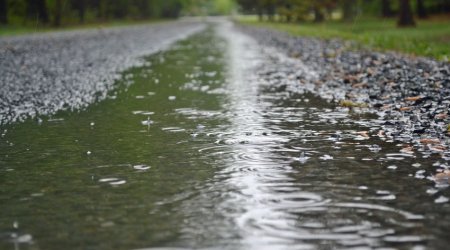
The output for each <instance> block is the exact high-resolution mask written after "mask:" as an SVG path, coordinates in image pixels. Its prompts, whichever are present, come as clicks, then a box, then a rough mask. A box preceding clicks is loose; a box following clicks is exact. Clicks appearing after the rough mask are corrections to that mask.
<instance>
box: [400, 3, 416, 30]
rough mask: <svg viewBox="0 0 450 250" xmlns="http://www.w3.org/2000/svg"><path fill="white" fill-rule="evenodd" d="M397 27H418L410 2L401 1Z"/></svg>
mask: <svg viewBox="0 0 450 250" xmlns="http://www.w3.org/2000/svg"><path fill="white" fill-rule="evenodd" d="M397 25H398V26H399V27H413V26H416V22H415V21H414V17H413V12H412V10H411V5H410V3H409V0H400V9H399V16H398V22H397Z"/></svg>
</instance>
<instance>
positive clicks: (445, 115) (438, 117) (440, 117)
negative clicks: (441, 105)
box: [435, 113, 447, 119]
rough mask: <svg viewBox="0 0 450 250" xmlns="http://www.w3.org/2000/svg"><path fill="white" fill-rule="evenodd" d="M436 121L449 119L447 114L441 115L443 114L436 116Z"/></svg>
mask: <svg viewBox="0 0 450 250" xmlns="http://www.w3.org/2000/svg"><path fill="white" fill-rule="evenodd" d="M435 118H436V119H445V118H447V114H446V113H441V114H437V115H436V116H435Z"/></svg>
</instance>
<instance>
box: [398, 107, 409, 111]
mask: <svg viewBox="0 0 450 250" xmlns="http://www.w3.org/2000/svg"><path fill="white" fill-rule="evenodd" d="M409 110H411V107H401V108H400V111H409Z"/></svg>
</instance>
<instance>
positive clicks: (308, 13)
mask: <svg viewBox="0 0 450 250" xmlns="http://www.w3.org/2000/svg"><path fill="white" fill-rule="evenodd" d="M209 15H233V16H235V17H236V16H238V18H236V20H238V21H240V22H241V23H246V24H251V25H261V26H264V27H267V26H270V27H272V28H276V29H279V30H284V31H287V32H289V33H291V34H294V35H302V36H314V37H320V38H325V39H329V38H341V39H346V40H354V41H358V42H360V43H361V44H363V45H368V46H370V47H373V48H381V49H394V50H399V51H403V52H407V53H411V54H417V55H425V56H430V57H434V58H438V59H440V60H445V61H448V58H449V57H450V46H448V45H449V43H450V25H449V24H450V22H449V20H450V0H0V35H12V34H20V33H27V32H34V31H37V30H49V29H53V28H54V27H79V26H80V25H81V26H83V27H84V26H89V25H94V26H98V25H120V24H128V23H136V22H140V21H143V22H147V21H148V20H164V19H173V18H178V17H180V16H209ZM398 27H401V28H403V27H411V28H408V29H398Z"/></svg>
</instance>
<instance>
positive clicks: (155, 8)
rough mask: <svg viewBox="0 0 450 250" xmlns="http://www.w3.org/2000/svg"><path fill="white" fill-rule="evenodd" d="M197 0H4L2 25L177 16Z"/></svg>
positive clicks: (0, 12) (0, 0)
mask: <svg viewBox="0 0 450 250" xmlns="http://www.w3.org/2000/svg"><path fill="white" fill-rule="evenodd" d="M190 2H193V0H0V23H1V24H17V25H25V24H30V23H32V24H40V25H52V26H61V25H63V24H74V23H84V22H86V21H89V22H93V21H109V20H120V19H150V18H175V17H178V16H179V15H180V12H181V10H182V8H183V6H184V5H185V4H190Z"/></svg>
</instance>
